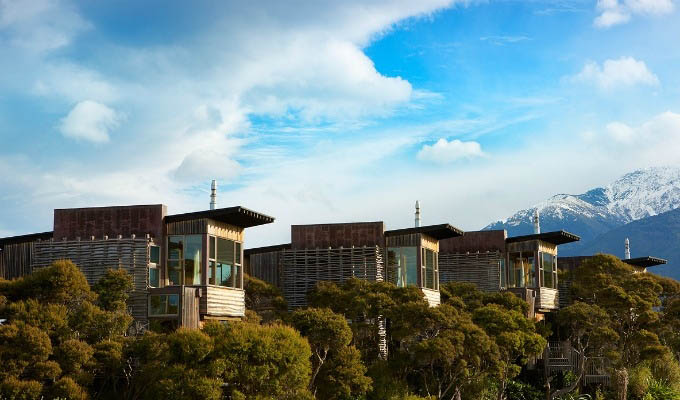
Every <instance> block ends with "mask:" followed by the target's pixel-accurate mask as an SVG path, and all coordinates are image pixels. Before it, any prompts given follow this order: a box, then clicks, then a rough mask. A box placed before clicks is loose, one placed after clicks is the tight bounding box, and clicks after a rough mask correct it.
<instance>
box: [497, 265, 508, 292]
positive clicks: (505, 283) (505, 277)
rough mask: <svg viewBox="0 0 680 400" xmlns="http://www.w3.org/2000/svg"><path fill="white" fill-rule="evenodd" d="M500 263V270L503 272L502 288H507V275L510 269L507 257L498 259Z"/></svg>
mask: <svg viewBox="0 0 680 400" xmlns="http://www.w3.org/2000/svg"><path fill="white" fill-rule="evenodd" d="M498 263H499V264H500V265H499V267H500V270H501V271H500V272H501V282H500V283H501V289H505V288H506V287H507V279H508V278H507V276H508V270H507V269H506V267H505V257H503V258H501V259H500V261H498Z"/></svg>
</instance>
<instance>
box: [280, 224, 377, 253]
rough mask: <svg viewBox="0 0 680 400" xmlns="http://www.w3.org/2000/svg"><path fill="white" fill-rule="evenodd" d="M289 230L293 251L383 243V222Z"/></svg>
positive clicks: (318, 225)
mask: <svg viewBox="0 0 680 400" xmlns="http://www.w3.org/2000/svg"><path fill="white" fill-rule="evenodd" d="M290 230H291V247H292V248H293V249H295V250H300V249H315V248H322V249H327V248H329V247H332V248H338V247H352V246H355V247H360V246H383V245H384V242H385V238H384V232H385V224H384V223H383V222H352V223H346V224H315V225H293V226H291V228H290Z"/></svg>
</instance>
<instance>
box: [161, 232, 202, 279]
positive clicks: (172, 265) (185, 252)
mask: <svg viewBox="0 0 680 400" xmlns="http://www.w3.org/2000/svg"><path fill="white" fill-rule="evenodd" d="M202 247H203V235H185V236H179V235H172V236H168V262H167V264H168V268H167V270H168V283H169V284H170V285H200V284H201V260H202V256H201V252H202V250H201V249H202Z"/></svg>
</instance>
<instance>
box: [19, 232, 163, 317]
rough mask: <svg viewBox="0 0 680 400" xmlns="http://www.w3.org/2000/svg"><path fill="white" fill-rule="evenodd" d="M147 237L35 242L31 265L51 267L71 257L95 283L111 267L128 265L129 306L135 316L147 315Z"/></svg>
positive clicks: (87, 277) (92, 282)
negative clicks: (131, 285) (130, 281)
mask: <svg viewBox="0 0 680 400" xmlns="http://www.w3.org/2000/svg"><path fill="white" fill-rule="evenodd" d="M150 244H152V243H150V242H149V241H148V240H147V239H146V238H136V239H132V238H126V239H106V240H104V239H101V240H73V241H54V240H50V241H42V242H35V248H34V257H33V263H32V268H33V269H34V270H37V269H39V268H45V267H48V266H49V265H50V264H52V263H53V262H55V261H57V260H71V261H72V262H73V263H74V264H75V265H76V266H78V268H79V269H80V270H81V271H82V272H83V274H84V275H85V278H86V279H87V282H88V283H89V284H90V285H94V284H95V283H96V282H97V281H99V279H100V278H101V277H102V276H103V275H104V273H105V272H106V270H107V269H109V268H113V269H116V268H122V269H125V270H126V271H127V272H128V273H129V274H130V276H131V277H132V283H133V289H132V291H131V292H130V298H129V300H128V307H129V308H130V312H131V314H132V317H133V318H135V319H136V320H139V321H146V319H147V311H148V310H147V309H148V305H147V288H148V283H149V282H148V279H149V272H148V271H149V251H148V246H149V245H150Z"/></svg>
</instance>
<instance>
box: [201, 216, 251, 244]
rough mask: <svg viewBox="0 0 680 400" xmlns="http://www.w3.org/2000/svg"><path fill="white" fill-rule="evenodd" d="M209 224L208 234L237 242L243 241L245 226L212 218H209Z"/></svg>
mask: <svg viewBox="0 0 680 400" xmlns="http://www.w3.org/2000/svg"><path fill="white" fill-rule="evenodd" d="M207 224H208V234H210V235H214V236H217V237H221V238H224V239H229V240H234V241H236V242H243V236H244V235H243V231H244V229H243V228H240V227H238V226H235V225H231V224H227V223H224V222H219V221H214V220H212V219H208V220H207Z"/></svg>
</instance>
